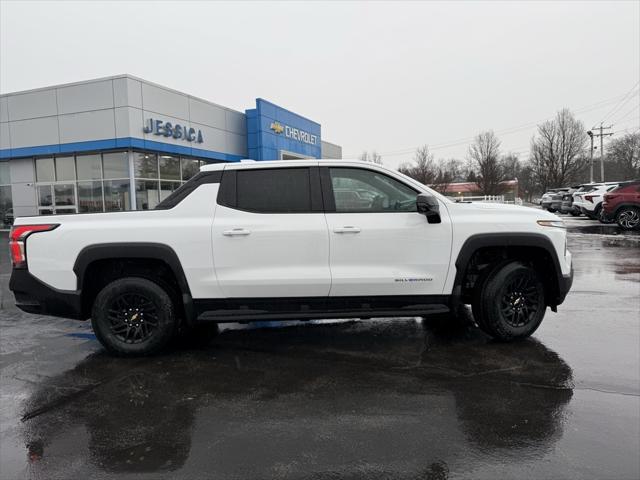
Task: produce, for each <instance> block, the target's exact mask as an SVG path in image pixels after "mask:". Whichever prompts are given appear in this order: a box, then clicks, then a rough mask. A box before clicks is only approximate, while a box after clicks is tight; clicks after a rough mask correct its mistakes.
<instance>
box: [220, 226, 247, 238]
mask: <svg viewBox="0 0 640 480" xmlns="http://www.w3.org/2000/svg"><path fill="white" fill-rule="evenodd" d="M222 234H223V235H224V236H226V237H240V236H243V235H250V234H251V230H247V229H245V228H234V229H233V230H225V231H224V232H222Z"/></svg>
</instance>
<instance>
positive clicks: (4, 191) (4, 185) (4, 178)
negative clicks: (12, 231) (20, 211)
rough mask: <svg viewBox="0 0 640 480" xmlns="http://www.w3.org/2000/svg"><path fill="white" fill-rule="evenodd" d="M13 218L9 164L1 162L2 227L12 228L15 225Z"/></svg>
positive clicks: (0, 207)
mask: <svg viewBox="0 0 640 480" xmlns="http://www.w3.org/2000/svg"><path fill="white" fill-rule="evenodd" d="M13 218H14V214H13V199H12V197H11V172H10V171H9V162H0V226H2V227H9V226H11V224H13Z"/></svg>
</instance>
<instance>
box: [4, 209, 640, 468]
mask: <svg viewBox="0 0 640 480" xmlns="http://www.w3.org/2000/svg"><path fill="white" fill-rule="evenodd" d="M568 223H569V224H570V228H569V232H570V235H569V248H570V249H571V250H572V252H573V254H574V268H575V281H574V285H573V289H572V291H571V292H570V294H569V296H568V297H567V300H566V301H565V303H564V304H563V305H561V306H560V308H559V311H558V313H555V314H554V313H552V312H551V311H548V313H547V315H546V317H545V320H544V321H543V323H542V326H541V327H540V329H539V330H538V331H537V332H536V333H535V335H534V336H533V337H532V338H530V339H528V340H526V341H522V342H518V343H512V344H504V343H496V342H494V341H492V340H491V339H489V338H488V337H487V336H485V335H484V334H482V333H481V332H480V331H479V330H478V329H477V328H475V327H473V326H470V325H466V324H464V323H462V324H461V323H459V322H453V321H452V319H451V318H449V317H448V316H444V315H443V316H437V317H431V318H428V319H426V320H419V319H385V320H372V321H355V322H342V323H330V324H297V325H292V326H287V327H284V326H282V324H273V325H271V326H269V325H265V324H260V326H257V327H255V328H228V329H226V330H224V331H223V332H222V333H221V334H220V335H219V336H218V337H217V338H216V339H215V340H214V341H213V342H212V343H211V344H209V345H207V346H199V347H188V346H182V347H177V348H176V349H174V350H173V351H171V352H169V353H167V354H164V355H162V356H159V357H154V358H147V359H133V360H129V359H118V358H111V357H109V356H107V355H106V354H105V353H104V352H103V350H102V348H101V347H100V345H99V344H98V342H97V341H96V340H95V338H94V336H93V334H92V332H91V328H90V325H89V324H87V323H84V322H76V321H71V320H63V319H55V318H51V317H44V316H30V315H26V314H23V313H21V312H20V311H18V310H17V309H16V308H15V306H14V305H13V297H12V295H11V294H10V292H8V290H7V284H8V279H9V266H8V259H7V255H6V249H2V255H3V256H2V263H0V272H1V273H0V282H1V287H2V288H1V289H0V328H1V330H0V387H1V388H0V395H1V397H0V398H1V404H0V421H1V432H0V479H2V480H5V479H23V478H25V479H70V478H78V479H89V478H96V479H110V478H119V479H120V478H135V479H173V478H185V479H214V478H215V479H227V478H230V479H263V478H283V479H294V478H318V479H325V478H331V479H333V478H373V479H377V478H385V479H386V478H389V479H391V478H393V479H396V478H398V479H405V478H406V479H414V478H415V479H418V478H419V479H430V480H444V479H455V478H486V479H496V478H497V479H511V478H544V479H560V478H571V479H573V478H575V479H588V478H591V479H608V478H615V479H637V478H639V477H640V455H639V452H640V236H639V235H633V234H622V233H620V232H618V230H617V228H616V227H612V226H606V227H601V226H600V225H598V224H597V223H596V222H593V221H590V220H586V219H570V220H568ZM0 235H1V236H0V241H1V242H2V243H4V242H5V241H6V233H4V234H0Z"/></svg>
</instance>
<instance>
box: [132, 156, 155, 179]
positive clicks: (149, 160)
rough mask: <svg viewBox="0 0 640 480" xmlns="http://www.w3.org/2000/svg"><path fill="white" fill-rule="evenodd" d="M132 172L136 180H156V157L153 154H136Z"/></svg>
mask: <svg viewBox="0 0 640 480" xmlns="http://www.w3.org/2000/svg"><path fill="white" fill-rule="evenodd" d="M134 172H135V176H136V178H158V156H157V155H156V154H155V153H137V154H136V157H135V161H134Z"/></svg>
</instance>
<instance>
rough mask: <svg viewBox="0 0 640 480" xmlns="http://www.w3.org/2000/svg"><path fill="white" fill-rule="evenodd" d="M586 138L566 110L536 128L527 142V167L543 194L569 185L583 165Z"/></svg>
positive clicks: (581, 126)
mask: <svg viewBox="0 0 640 480" xmlns="http://www.w3.org/2000/svg"><path fill="white" fill-rule="evenodd" d="M586 146H587V135H586V133H585V128H584V125H583V123H582V122H581V121H579V120H576V118H575V117H574V116H573V114H572V113H571V111H570V110H569V109H566V108H565V109H563V110H560V111H559V112H558V113H557V115H556V118H554V119H553V120H549V121H546V122H544V123H543V124H541V125H539V126H538V135H537V136H534V137H533V139H532V140H531V155H530V156H529V158H530V162H531V167H532V168H533V173H534V177H535V179H536V181H537V182H538V183H539V184H540V186H541V187H542V189H543V190H547V189H548V188H553V187H562V186H565V185H566V184H568V183H569V182H571V181H573V180H574V179H575V177H576V176H577V175H578V173H579V171H580V169H581V167H582V166H583V164H584V161H585V156H584V154H585V149H586Z"/></svg>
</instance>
